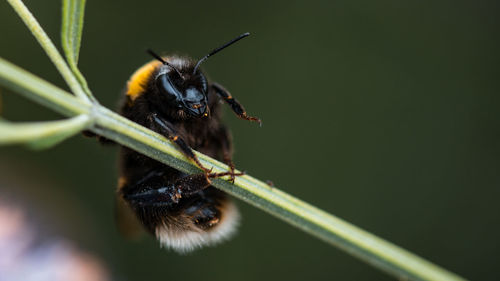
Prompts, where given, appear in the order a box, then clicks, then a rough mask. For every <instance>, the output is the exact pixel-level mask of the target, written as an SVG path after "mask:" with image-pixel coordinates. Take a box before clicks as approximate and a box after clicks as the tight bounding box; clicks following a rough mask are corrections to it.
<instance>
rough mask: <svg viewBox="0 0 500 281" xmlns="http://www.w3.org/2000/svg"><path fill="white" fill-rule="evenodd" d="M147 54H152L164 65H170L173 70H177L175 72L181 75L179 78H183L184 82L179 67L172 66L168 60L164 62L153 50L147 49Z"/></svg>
mask: <svg viewBox="0 0 500 281" xmlns="http://www.w3.org/2000/svg"><path fill="white" fill-rule="evenodd" d="M146 52H147V53H148V54H150V55H151V56H152V57H153V58H155V59H157V60H159V61H161V63H163V64H164V65H168V66H170V67H171V68H173V69H174V70H175V72H177V74H179V76H180V77H181V78H182V80H184V76H183V75H182V73H181V72H180V71H179V69H177V67H175V66H173V65H172V64H170V63H168V62H167V61H166V60H164V59H163V58H162V57H160V56H159V55H158V54H157V53H155V52H154V51H153V50H151V49H147V50H146Z"/></svg>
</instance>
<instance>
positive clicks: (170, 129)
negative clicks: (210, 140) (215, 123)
mask: <svg viewBox="0 0 500 281" xmlns="http://www.w3.org/2000/svg"><path fill="white" fill-rule="evenodd" d="M149 120H150V122H152V124H151V125H153V126H154V127H155V128H159V132H162V133H163V134H164V135H165V136H166V137H167V138H168V139H169V140H171V141H173V142H174V143H175V144H176V145H177V146H178V147H179V148H180V150H181V152H182V153H183V154H184V155H185V156H186V157H187V158H189V159H191V160H192V161H194V162H195V163H196V165H197V166H198V167H199V168H200V169H202V170H203V172H204V173H205V177H206V178H207V180H208V181H209V182H210V180H209V179H210V178H220V177H224V176H234V169H233V170H232V171H230V172H221V173H212V169H208V168H206V167H205V166H203V165H202V164H201V162H200V160H199V159H198V157H197V156H196V154H194V151H193V149H192V148H191V147H189V145H188V144H187V143H186V142H185V141H184V139H182V138H181V137H180V136H179V135H178V134H177V132H176V130H175V128H174V126H173V125H172V124H170V122H168V121H167V120H165V119H163V118H161V117H160V116H158V114H156V113H153V114H151V115H150V116H149Z"/></svg>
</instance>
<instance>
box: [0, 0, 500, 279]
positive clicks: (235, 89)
mask: <svg viewBox="0 0 500 281" xmlns="http://www.w3.org/2000/svg"><path fill="white" fill-rule="evenodd" d="M26 4H27V5H28V7H30V9H31V10H32V12H33V13H34V14H35V15H36V16H37V17H38V19H39V21H40V22H41V24H42V26H43V27H44V28H45V29H46V31H47V32H48V34H49V35H50V36H51V38H53V40H54V41H55V42H56V43H57V45H59V40H60V39H59V28H60V2H59V1H26ZM498 8H499V7H498V2H496V1H481V2H477V3H476V2H472V1H470V2H467V1H463V2H462V1H426V2H413V1H408V2H405V3H400V1H376V2H372V1H330V2H327V1H307V3H306V2H305V1H304V2H299V1H281V2H268V1H247V2H234V1H220V2H217V3H214V2H213V1H146V0H144V1H119V2H117V1H88V4H87V11H86V23H85V27H84V36H83V42H82V50H81V55H80V67H81V71H82V72H83V73H84V75H85V76H86V77H87V80H88V82H89V85H90V87H91V89H92V90H93V92H94V93H95V95H96V96H97V98H98V99H99V100H100V101H101V102H102V103H103V104H104V105H106V106H109V107H111V108H115V105H116V102H117V100H118V98H119V95H120V92H121V90H122V89H123V87H124V84H125V81H126V80H127V78H128V76H129V75H130V74H131V73H132V72H133V71H134V70H135V69H136V68H138V67H139V66H140V65H142V64H143V63H145V62H146V61H148V60H150V57H148V55H146V54H145V53H144V50H145V48H147V47H152V48H153V49H155V50H158V51H165V52H167V53H168V52H177V53H180V54H188V55H191V56H194V57H201V56H203V55H204V54H206V53H207V52H208V51H209V50H211V49H212V48H214V47H216V46H218V45H219V44H220V43H222V42H224V41H226V40H228V39H230V38H232V37H233V36H235V35H237V34H239V33H241V32H244V31H250V32H252V36H251V37H250V38H248V39H245V40H244V41H242V42H240V43H238V44H237V45H235V46H233V47H231V48H229V49H227V50H225V51H224V52H223V53H220V54H218V55H217V56H214V57H213V58H211V59H210V60H209V61H207V62H206V63H205V64H204V66H203V69H204V70H205V72H206V73H208V74H209V76H210V78H211V79H213V80H214V81H218V82H219V83H221V84H223V85H225V86H226V87H227V88H228V89H230V90H231V91H232V93H233V95H234V96H236V97H237V98H238V99H239V100H240V101H241V102H242V103H243V104H244V105H245V106H246V108H247V110H248V111H249V112H250V113H251V114H255V115H257V116H259V117H261V118H262V119H263V121H264V126H263V127H262V128H259V127H258V126H255V124H251V123H247V122H243V121H241V120H238V119H237V118H235V117H234V116H233V115H232V114H231V112H230V111H228V110H227V111H226V114H225V120H226V122H227V123H228V124H229V125H230V126H231V127H232V131H233V135H234V140H235V146H236V154H235V162H236V163H237V166H238V167H239V168H241V169H245V170H247V171H248V172H249V173H250V174H251V175H253V176H256V177H258V178H261V179H270V180H272V181H273V182H274V183H275V184H276V186H277V187H279V188H282V189H283V190H285V191H286V192H289V193H291V194H293V195H296V196H298V197H299V198H302V199H304V200H306V201H308V202H310V203H312V204H314V205H316V206H318V207H320V208H322V209H325V210H326V211H329V212H331V213H333V214H335V215H338V216H340V217H341V218H344V219H346V220H348V221H350V222H352V223H354V224H356V225H358V226H360V227H362V228H364V229H366V230H368V231H370V232H373V233H374V234H377V235H379V236H381V237H383V238H386V239H388V240H389V241H392V242H394V243H396V244H398V245H400V246H402V247H404V248H407V249H409V250H410V251H413V252H415V253H417V254H419V255H421V256H423V257H425V258H427V259H429V260H431V261H433V262H436V263H437V264H439V265H442V266H444V267H445V268H448V269H450V270H452V271H454V272H457V273H458V274H460V275H463V276H464V277H466V278H470V279H476V280H494V279H496V278H497V276H498V262H499V257H498V256H499V254H498V253H499V251H500V242H499V241H498V237H500V206H499V203H498V202H499V196H500V189H499V184H500V174H499V168H500V163H499V159H500V134H499V121H500V114H499V113H498V108H499V104H500V103H499V101H500V98H499V89H500V87H499V79H498V78H499V72H498V66H499V63H500V55H499V51H498V50H500V48H499V47H500V46H499V36H498V28H499V17H498V12H499V9H498ZM0 34H1V44H0V56H2V57H3V58H6V59H7V60H9V61H11V62H13V63H16V64H18V65H20V66H21V67H23V68H25V69H28V70H30V71H31V72H33V73H35V74H37V75H39V76H41V77H43V78H45V79H47V80H48V81H51V82H53V83H55V84H56V85H59V86H60V87H63V88H65V89H66V88H67V87H66V86H65V84H64V82H63V81H62V79H61V78H60V76H59V74H58V73H57V71H56V70H55V68H54V67H53V66H52V65H51V63H50V61H49V60H48V59H47V57H46V55H45V54H44V52H43V51H42V50H41V49H40V48H39V46H38V44H37V43H36V41H35V40H34V39H33V37H32V36H31V34H30V33H29V32H28V31H27V29H26V28H25V26H24V25H23V23H22V22H21V20H20V19H19V18H18V16H17V15H16V14H15V13H14V12H13V10H12V9H11V8H10V6H8V4H6V2H5V1H2V2H0ZM2 97H3V113H2V114H3V116H4V117H5V118H8V119H10V120H16V121H21V120H51V119H57V118H60V116H58V115H56V114H54V113H52V112H50V111H49V110H46V109H44V108H42V107H41V106H38V105H36V104H33V103H31V102H30V101H26V100H24V99H23V98H21V97H20V96H18V95H16V94H12V93H10V92H9V91H6V90H2ZM116 153H117V148H116V147H115V148H107V147H102V146H100V145H99V144H98V143H97V142H95V141H94V140H92V139H85V138H84V137H81V136H78V137H75V138H73V139H71V140H69V141H67V142H65V143H63V144H61V145H59V146H57V147H55V148H52V149H49V150H47V151H42V152H32V151H29V150H27V149H25V148H20V147H7V148H1V149H0V179H1V181H2V184H3V185H4V187H1V188H2V190H1V191H2V192H3V193H4V194H5V193H8V194H11V195H14V196H16V197H17V198H19V200H21V201H23V202H26V204H29V205H31V206H33V207H32V208H36V209H37V210H39V213H40V215H42V214H43V215H44V216H47V217H50V218H51V219H49V220H48V221H49V223H46V224H44V227H45V228H46V229H47V230H48V231H53V232H56V233H59V234H60V235H64V236H66V237H68V238H70V239H73V240H74V241H75V242H76V243H78V244H79V245H80V246H81V247H82V248H84V249H87V250H88V251H90V252H92V253H94V254H96V255H97V256H100V257H101V259H102V260H103V261H104V263H106V264H107V266H108V267H109V268H110V270H111V271H112V273H113V275H114V276H115V278H116V279H117V280H144V278H146V279H149V280H155V279H158V280H163V279H170V280H172V279H173V280H179V279H181V278H182V279H183V280H200V278H203V279H207V280H234V279H238V280H256V279H260V280H388V279H390V277H388V276H387V275H385V274H383V273H381V272H379V271H378V270H375V269H372V268H371V267H370V266H368V265H366V264H364V263H362V262H360V261H358V260H356V259H353V258H351V257H350V256H348V255H347V254H345V253H344V252H341V251H339V250H337V249H336V248H333V247H330V246H329V245H327V244H325V243H323V242H321V241H318V240H317V239H315V238H313V237H311V236H309V235H306V234H304V233H302V232H301V231H299V230H297V229H295V228H293V227H291V226H289V225H287V224H285V223H283V222H281V221H279V220H277V219H275V218H273V217H271V216H269V215H267V214H265V213H263V212H262V211H260V210H257V209H255V208H253V207H250V206H248V205H247V204H245V203H242V202H238V203H239V206H240V207H241V211H242V214H243V217H244V220H243V224H242V226H241V228H240V231H239V234H238V235H237V236H236V237H235V238H234V239H233V240H231V241H230V242H227V243H225V244H223V245H220V246H218V247H214V248H208V249H203V250H200V251H197V252H195V253H193V254H190V255H187V256H179V255H177V254H175V253H172V252H168V251H166V250H164V249H160V248H159V247H158V244H157V242H156V241H155V240H154V239H152V238H149V237H147V238H146V239H143V240H142V241H139V242H130V241H128V240H125V239H124V238H122V236H121V235H120V234H119V233H118V232H117V230H116V228H115V224H114V218H113V208H114V199H113V196H114V190H115V182H116V172H117V170H116Z"/></svg>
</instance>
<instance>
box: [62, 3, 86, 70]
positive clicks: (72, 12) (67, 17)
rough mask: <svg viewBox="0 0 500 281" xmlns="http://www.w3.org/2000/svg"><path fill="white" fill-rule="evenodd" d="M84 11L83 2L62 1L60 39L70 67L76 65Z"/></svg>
mask: <svg viewBox="0 0 500 281" xmlns="http://www.w3.org/2000/svg"><path fill="white" fill-rule="evenodd" d="M84 11H85V0H63V11H62V13H63V14H62V30H61V39H62V46H63V49H64V53H65V54H66V59H67V60H68V63H69V65H70V66H71V67H73V66H75V67H76V65H77V64H78V56H79V53H80V43H81V39H82V30H83V16H84Z"/></svg>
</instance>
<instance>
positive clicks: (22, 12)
mask: <svg viewBox="0 0 500 281" xmlns="http://www.w3.org/2000/svg"><path fill="white" fill-rule="evenodd" d="M7 2H9V4H10V5H11V6H12V8H14V10H15V11H16V12H17V14H18V15H19V16H20V17H21V19H22V20H23V22H24V23H25V24H26V26H27V27H28V29H29V30H30V31H31V33H32V34H33V36H34V37H35V38H36V40H37V41H38V43H39V44H40V46H42V48H43V49H44V50H45V53H47V55H48V56H49V58H50V60H51V61H52V63H53V64H54V65H55V66H56V68H57V70H58V71H59V72H60V73H61V75H62V77H63V78H64V80H65V81H66V83H67V84H68V86H69V88H70V89H71V91H72V92H73V93H74V94H75V95H76V96H77V97H79V98H81V100H82V102H83V103H87V104H90V99H91V98H92V99H93V97H92V95H91V94H90V91H89V93H86V92H85V91H84V90H83V88H82V86H81V85H80V83H79V82H78V79H77V78H76V77H75V75H73V73H72V72H71V69H70V68H69V67H68V64H66V61H65V60H64V59H63V57H62V56H61V54H60V53H59V51H57V48H56V46H54V43H52V41H51V40H50V38H49V37H48V36H47V34H46V33H45V31H44V30H43V28H42V27H41V26H40V24H39V23H38V21H37V20H36V19H35V17H33V15H32V14H31V12H30V11H29V10H28V8H26V6H25V5H24V3H23V2H22V1H21V0H7Z"/></svg>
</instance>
